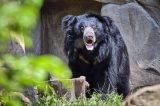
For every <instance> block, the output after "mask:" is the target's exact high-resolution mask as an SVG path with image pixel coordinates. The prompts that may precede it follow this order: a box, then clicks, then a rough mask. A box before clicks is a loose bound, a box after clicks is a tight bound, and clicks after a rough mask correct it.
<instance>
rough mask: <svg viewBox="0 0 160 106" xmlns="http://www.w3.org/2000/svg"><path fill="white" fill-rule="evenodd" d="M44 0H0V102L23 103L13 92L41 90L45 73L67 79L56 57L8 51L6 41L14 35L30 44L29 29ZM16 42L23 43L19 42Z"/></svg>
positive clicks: (66, 71) (9, 105) (67, 72)
mask: <svg viewBox="0 0 160 106" xmlns="http://www.w3.org/2000/svg"><path fill="white" fill-rule="evenodd" d="M42 3H43V0H1V1H0V105H1V104H5V105H6V106H22V103H21V101H20V100H19V99H18V98H16V96H15V95H12V94H13V92H23V91H24V89H25V88H26V87H27V86H36V87H38V88H39V89H41V90H44V89H45V87H46V86H48V85H47V83H45V80H46V79H47V76H48V73H50V74H52V75H54V76H55V77H57V78H59V79H63V78H70V77H71V72H70V70H69V69H68V67H67V66H66V65H65V64H64V63H63V62H62V61H61V60H60V59H59V58H57V57H55V56H49V55H48V56H47V55H44V56H22V57H18V56H13V55H9V54H7V50H6V49H7V43H8V42H9V41H10V40H11V39H13V38H16V39H18V40H22V39H21V37H22V36H23V38H24V41H25V45H31V44H32V42H31V37H30V36H29V35H30V32H31V30H32V28H33V27H34V26H35V24H36V22H37V20H38V16H39V11H40V8H41V5H42ZM19 43H23V40H22V41H19Z"/></svg>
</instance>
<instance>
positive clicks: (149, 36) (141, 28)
mask: <svg viewBox="0 0 160 106" xmlns="http://www.w3.org/2000/svg"><path fill="white" fill-rule="evenodd" d="M101 15H102V16H105V15H108V16H110V17H111V18H112V19H113V20H114V21H115V24H116V25H117V26H118V28H119V29H120V32H121V34H122V36H123V39H124V41H125V43H126V45H127V48H128V52H129V57H130V68H131V89H134V88H137V87H141V86H146V85H152V84H157V83H160V67H159V66H160V55H159V54H160V46H159V45H160V27H159V25H158V24H157V23H156V21H155V20H154V19H153V18H152V17H151V16H150V15H149V14H148V12H147V11H145V10H144V8H143V7H141V6H140V5H139V4H138V3H128V4H124V5H115V4H108V5H104V6H103V8H102V10H101Z"/></svg>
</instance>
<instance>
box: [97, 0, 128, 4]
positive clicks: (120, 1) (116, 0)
mask: <svg viewBox="0 0 160 106" xmlns="http://www.w3.org/2000/svg"><path fill="white" fill-rule="evenodd" d="M95 1H98V2H102V3H114V4H124V3H126V2H129V1H131V0H95Z"/></svg>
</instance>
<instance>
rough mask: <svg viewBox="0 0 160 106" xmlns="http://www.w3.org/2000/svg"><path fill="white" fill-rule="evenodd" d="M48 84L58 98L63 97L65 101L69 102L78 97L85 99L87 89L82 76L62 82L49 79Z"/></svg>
mask: <svg viewBox="0 0 160 106" xmlns="http://www.w3.org/2000/svg"><path fill="white" fill-rule="evenodd" d="M50 84H51V86H52V87H53V88H54V91H55V93H56V94H57V95H58V96H61V97H62V96H64V97H65V98H66V99H67V100H71V101H72V100H74V99H76V98H78V97H80V96H81V97H82V98H85V97H86V96H85V94H86V89H87V88H88V87H89V84H88V82H87V81H86V78H85V77H84V76H81V77H79V78H73V79H64V80H57V79H51V80H50ZM64 84H65V85H66V84H67V85H68V86H65V85H64Z"/></svg>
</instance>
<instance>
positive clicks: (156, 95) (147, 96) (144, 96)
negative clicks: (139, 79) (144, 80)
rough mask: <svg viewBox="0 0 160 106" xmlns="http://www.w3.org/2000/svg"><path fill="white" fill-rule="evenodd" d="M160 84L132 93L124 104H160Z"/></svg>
mask: <svg viewBox="0 0 160 106" xmlns="http://www.w3.org/2000/svg"><path fill="white" fill-rule="evenodd" d="M159 105H160V85H155V86H151V87H144V88H142V89H140V90H138V91H137V92H135V93H133V94H132V95H130V96H129V97H128V98H127V99H126V101H124V102H123V105H122V106H159Z"/></svg>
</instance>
